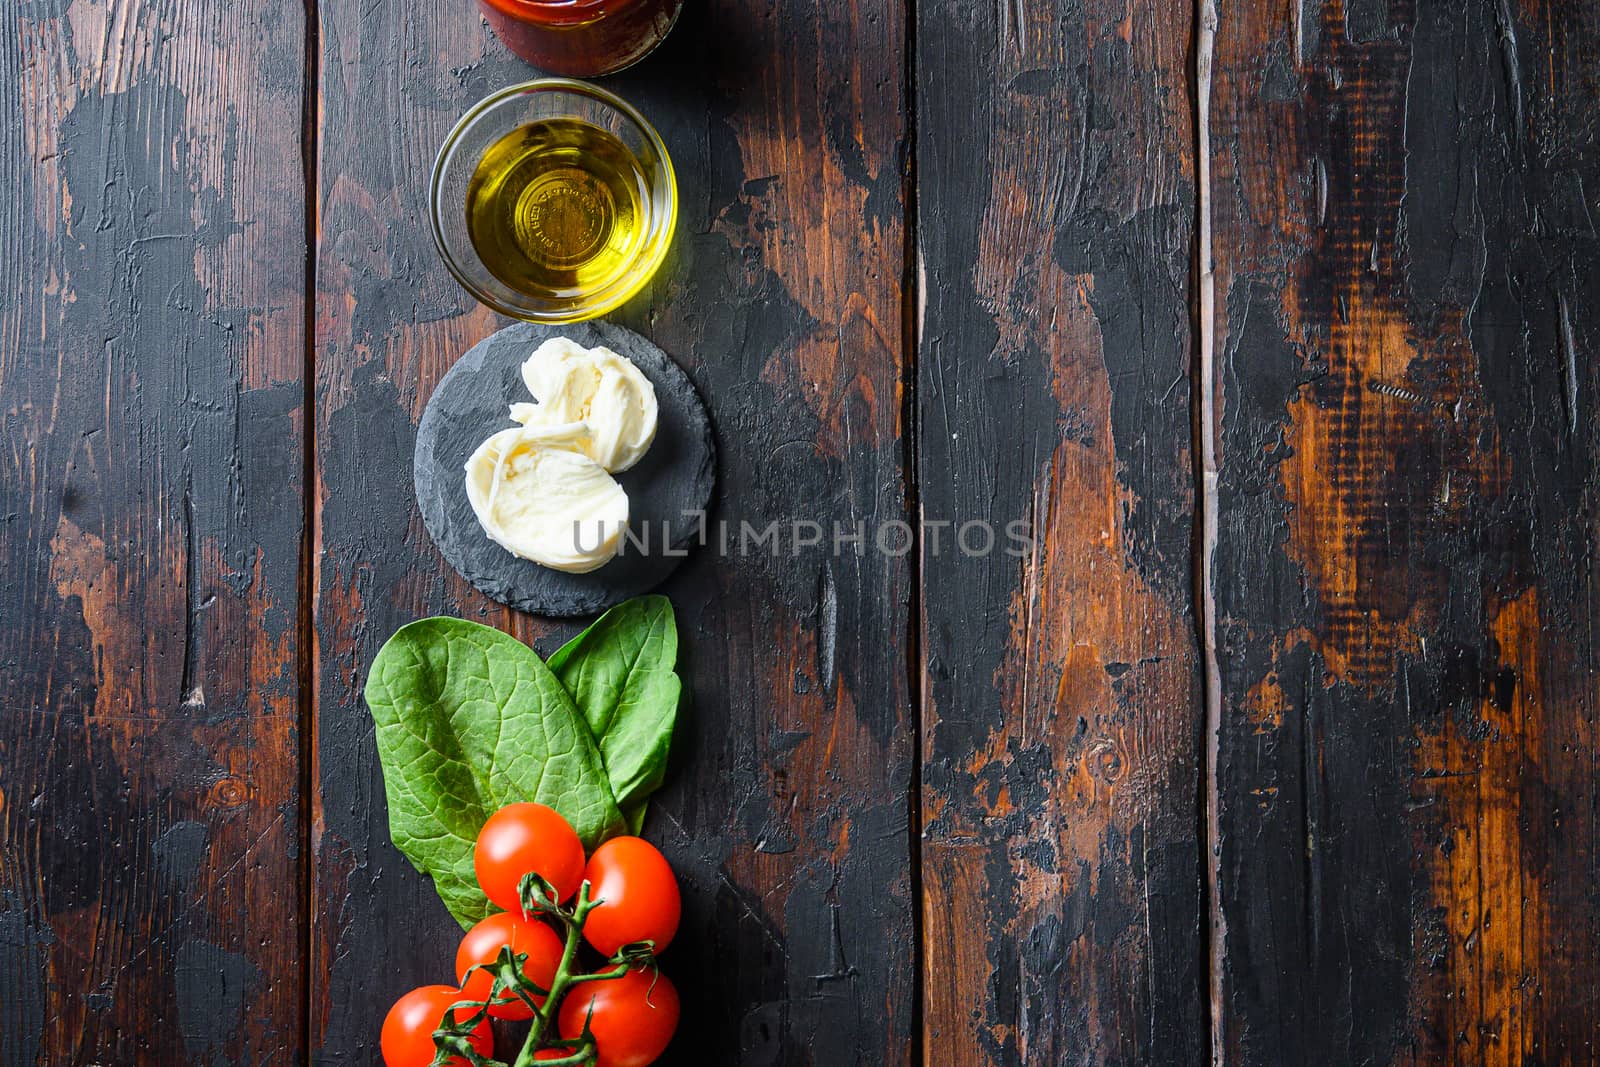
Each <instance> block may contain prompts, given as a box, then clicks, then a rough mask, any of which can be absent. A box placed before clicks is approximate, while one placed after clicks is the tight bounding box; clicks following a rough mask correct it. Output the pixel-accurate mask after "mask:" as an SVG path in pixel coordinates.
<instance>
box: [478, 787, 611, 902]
mask: <svg viewBox="0 0 1600 1067" xmlns="http://www.w3.org/2000/svg"><path fill="white" fill-rule="evenodd" d="M472 866H473V869H474V870H475V871H476V872H477V875H478V885H479V886H481V887H482V889H483V892H484V894H485V895H487V896H488V898H489V899H490V900H492V901H494V902H495V903H496V904H498V905H500V906H501V907H502V908H504V909H505V910H507V911H509V912H512V913H514V914H517V915H521V914H522V902H521V901H520V900H519V899H518V897H517V885H518V884H519V883H520V882H521V881H522V877H523V875H525V874H527V873H528V872H530V871H534V872H537V873H538V874H540V875H543V876H544V879H545V880H546V881H548V882H549V883H550V884H551V885H553V886H555V889H556V893H557V894H558V895H559V897H560V899H561V900H566V899H567V898H568V897H570V896H572V894H574V893H576V892H577V891H578V885H579V883H581V882H582V881H583V842H582V841H579V840H578V832H577V831H576V830H574V829H573V828H572V824H571V823H569V822H567V820H566V819H563V818H562V817H561V813H560V812H558V811H556V810H555V809H554V808H548V807H545V806H544V805H543V804H531V803H524V804H507V805H506V806H505V807H503V808H501V809H500V810H499V811H497V812H495V813H494V814H493V815H491V816H489V820H488V821H487V822H485V823H484V824H483V829H482V830H479V831H478V843H477V845H476V847H474V849H473V851H472Z"/></svg>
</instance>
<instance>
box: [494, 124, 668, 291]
mask: <svg viewBox="0 0 1600 1067" xmlns="http://www.w3.org/2000/svg"><path fill="white" fill-rule="evenodd" d="M650 178H651V175H648V174H646V172H645V170H644V168H643V165H642V164H641V163H640V161H639V160H638V159H637V158H636V157H635V156H634V154H633V153H632V152H630V151H628V149H627V147H626V146H625V145H623V143H622V141H621V140H620V139H618V138H617V136H616V135H615V134H613V133H611V132H610V131H608V130H603V129H601V128H600V127H599V126H596V125H594V124H593V123H590V122H585V121H583V120H582V119H575V118H554V119H541V120H539V121H536V122H531V123H529V124H527V125H525V126H520V127H518V128H517V129H515V130H513V131H511V132H510V133H508V134H506V136H504V137H502V138H501V139H500V140H499V141H497V142H496V143H495V144H494V145H493V146H491V147H490V149H489V150H488V151H487V152H485V153H484V156H483V159H482V160H481V161H480V162H479V163H478V167H477V169H476V170H475V171H474V172H473V175H472V181H471V182H470V183H469V184H468V186H467V232H468V234H469V236H470V237H471V239H472V245H473V247H474V248H475V249H476V250H477V252H478V255H479V257H480V258H482V260H483V262H484V265H485V266H487V267H488V268H489V270H490V271H491V272H492V273H493V274H494V276H495V277H497V278H499V279H500V280H501V281H502V282H504V283H505V284H507V285H509V286H510V287H511V288H513V289H515V290H517V291H518V292H522V293H526V294H528V295H530V296H536V297H546V298H557V299H559V298H563V297H577V296H578V295H579V294H583V293H593V292H595V291H596V290H599V289H603V288H606V287H608V286H610V285H612V284H614V283H616V282H617V281H619V280H620V279H622V278H624V277H625V276H626V275H627V274H628V273H629V271H630V270H631V269H633V268H635V267H636V265H637V263H638V260H639V252H640V250H641V246H642V245H643V244H644V242H645V241H646V240H647V238H648V235H649V232H650V220H649V217H648V212H649V203H648V200H647V199H646V197H647V196H648V193H647V190H648V188H649V180H650Z"/></svg>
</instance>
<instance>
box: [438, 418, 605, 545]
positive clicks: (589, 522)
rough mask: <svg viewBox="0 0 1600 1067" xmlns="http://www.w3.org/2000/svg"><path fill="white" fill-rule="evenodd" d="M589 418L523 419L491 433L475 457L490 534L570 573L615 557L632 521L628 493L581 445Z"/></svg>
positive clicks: (477, 509) (472, 491) (471, 487)
mask: <svg viewBox="0 0 1600 1067" xmlns="http://www.w3.org/2000/svg"><path fill="white" fill-rule="evenodd" d="M588 440H589V434H588V430H587V428H586V427H585V426H584V425H583V424H582V423H567V424H565V425H555V426H518V427H513V428H511V429H509V430H501V431H500V432H499V433H496V434H494V435H492V436H490V437H489V439H488V440H486V441H484V442H483V444H481V445H479V446H478V450H477V451H476V452H474V453H473V454H472V458H471V459H469V460H467V467H466V471H467V499H468V500H469V501H470V502H471V503H472V510H473V512H474V513H476V515H477V516H478V522H479V524H480V525H482V527H483V531H484V533H486V534H488V535H489V538H490V540H492V541H494V542H495V543H496V544H499V545H500V546H502V547H503V548H505V549H506V551H508V552H510V553H511V554H512V555H515V556H520V557H522V558H523V559H530V560H532V561H534V562H535V563H539V564H543V565H544V566H546V567H551V568H553V569H555V570H558V571H566V572H567V573H569V574H586V573H588V572H589V571H592V570H594V569H595V568H597V567H600V566H602V565H603V564H605V563H607V562H609V561H610V560H611V559H612V558H613V557H615V556H616V554H617V552H618V550H619V549H620V548H621V546H622V535H623V532H624V531H625V530H626V529H627V526H628V494H627V493H625V492H623V490H622V486H620V485H618V484H617V483H616V480H615V479H614V478H612V477H611V475H610V474H608V473H606V470H605V468H603V467H602V466H600V464H598V463H596V462H595V461H594V460H592V459H590V458H589V457H588V456H587V455H584V454H582V453H580V452H578V451H574V449H577V448H580V447H582V446H583V445H584V444H585V443H587V442H588Z"/></svg>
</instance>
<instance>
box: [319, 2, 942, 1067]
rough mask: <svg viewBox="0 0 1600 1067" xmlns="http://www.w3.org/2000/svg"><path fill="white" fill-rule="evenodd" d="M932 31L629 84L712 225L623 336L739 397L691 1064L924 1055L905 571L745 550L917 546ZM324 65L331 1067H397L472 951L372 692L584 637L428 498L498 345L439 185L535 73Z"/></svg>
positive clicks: (788, 20) (417, 35)
mask: <svg viewBox="0 0 1600 1067" xmlns="http://www.w3.org/2000/svg"><path fill="white" fill-rule="evenodd" d="M902 31H903V26H902V16H901V13H900V9H899V8H898V7H897V6H892V5H891V6H883V7H871V8H867V9H859V10H858V9H854V8H850V7H841V6H839V5H832V4H826V3H822V2H811V0H781V2H778V3H774V4H771V5H767V6H765V7H761V8H755V9H753V8H750V7H749V6H748V5H744V4H739V3H734V2H732V0H727V2H721V3H711V4H703V5H702V4H691V5H690V6H689V9H688V10H687V11H686V12H685V15H684V18H683V22H682V23H681V24H680V25H679V27H678V28H677V29H676V30H675V31H674V34H673V36H672V38H671V39H670V40H669V41H668V43H667V45H666V46H665V47H664V48H663V49H662V51H660V52H658V53H657V54H656V55H654V56H652V57H651V58H650V59H648V60H647V61H645V63H643V64H642V65H641V66H640V67H638V68H637V69H636V70H634V71H630V72H629V73H628V74H626V75H624V76H621V77H619V78H613V79H608V80H607V84H608V85H609V86H610V87H612V88H614V89H615V90H616V91H618V92H619V93H621V94H622V95H624V96H625V97H627V98H628V99H629V100H631V101H632V102H634V103H635V104H637V105H638V106H639V108H640V109H641V110H642V111H643V112H644V113H645V114H646V115H647V116H648V117H649V118H651V119H652V120H653V121H654V122H655V123H656V124H657V125H658V126H659V127H660V129H661V132H662V134H663V136H664V138H665V140H666V143H667V145H668V148H669V149H670V151H671V152H672V155H673V159H674V163H675V166H676V168H677V173H678V180H679V187H680V199H681V214H680V220H679V224H678V234H677V239H676V242H675V247H674V251H673V254H672V256H671V257H670V259H669V261H668V264H667V265H666V266H665V267H664V268H663V271H662V273H661V275H660V276H659V277H658V278H657V280H656V281H655V282H654V283H653V284H652V286H651V288H650V289H649V290H648V291H647V292H646V293H645V294H644V295H643V296H642V297H641V298H639V299H638V300H637V301H635V302H634V303H633V304H631V305H630V306H629V307H628V308H627V309H625V310H624V312H623V313H622V314H621V315H619V316H617V318H618V320H619V321H621V322H623V323H624V324H626V325H628V326H630V327H632V328H634V329H636V330H639V331H640V332H642V333H644V334H645V335H647V336H649V337H650V338H651V339H652V340H654V341H656V342H657V343H658V344H660V345H661V346H662V348H664V349H665V350H666V351H667V352H669V353H671V354H673V355H674V356H675V357H676V358H677V359H678V360H679V361H680V362H681V363H682V364H683V365H684V366H685V367H686V369H688V371H689V372H690V374H691V375H692V376H693V377H694V378H695V380H696V383H697V385H698V386H699V387H700V389H701V391H702V394H703V395H705V396H706V397H707V398H708V400H709V402H710V407H711V414H712V419H713V422H714V423H715V424H716V427H717V431H718V444H719V450H720V455H721V457H722V460H721V472H720V478H721V480H720V483H719V485H720V490H719V493H720V496H719V500H720V503H719V508H720V510H719V512H718V514H717V516H716V517H717V518H721V519H725V520H727V521H728V522H729V523H730V524H731V537H732V545H731V547H730V552H729V553H728V554H726V555H720V554H718V553H715V552H712V551H709V550H706V551H701V552H699V553H698V554H697V555H696V556H693V557H691V559H690V560H689V561H688V562H687V563H686V564H685V566H684V568H683V570H682V572H681V573H680V574H679V575H678V576H677V577H676V578H674V580H673V581H672V582H671V583H670V584H669V585H668V586H667V587H665V589H664V590H663V591H664V592H666V593H667V594H668V595H669V596H671V597H672V599H673V602H674V604H675V606H676V608H677V611H678V617H679V625H680V628H681V630H682V634H683V639H684V641H683V643H684V648H685V659H686V663H685V664H684V669H685V670H686V671H687V673H688V676H689V681H690V686H691V688H692V691H693V693H694V704H693V706H692V708H691V709H689V711H688V713H687V716H686V721H685V722H684V724H683V726H682V727H681V728H680V732H679V736H678V738H677V742H676V747H675V755H674V758H673V765H672V769H671V772H670V775H669V782H668V785H667V788H666V790H665V791H664V792H663V793H662V794H661V795H660V796H659V797H658V798H657V800H656V801H655V802H654V804H653V806H652V814H651V816H650V819H649V821H648V822H647V824H646V834H647V836H649V837H651V838H652V839H654V840H656V841H657V842H658V843H660V844H661V845H662V847H663V848H664V849H665V851H666V852H667V853H668V855H669V857H670V858H671V859H672V861H673V863H674V866H675V867H676V869H677V871H678V874H679V877H680V879H681V881H682V883H683V886H684V901H685V917H684V924H683V926H682V928H681V930H680V932H679V935H678V937H677V939H676V941H675V942H674V945H673V947H672V949H671V951H670V953H669V954H668V956H667V958H666V960H665V965H666V967H667V969H668V971H669V973H671V974H672V975H673V977H674V979H675V981H676V982H677V984H678V987H679V989H680V991H681V992H682V994H683V1001H684V1021H683V1024H682V1027H681V1032H680V1038H679V1040H678V1042H677V1043H676V1045H675V1048H676V1049H678V1050H681V1051H677V1052H671V1053H669V1056H668V1059H667V1060H666V1061H663V1062H667V1063H671V1064H678V1063H683V1064H687V1063H708V1062H709V1063H742V1064H805V1063H815V1064H827V1065H830V1067H832V1065H846V1064H862V1065H868V1064H870V1065H878V1064H900V1063H906V1062H908V1060H909V1056H910V1045H911V1040H912V1031H913V1027H914V1004H913V992H912V990H913V970H912V967H913V962H912V961H913V956H914V948H913V946H914V934H913V929H912V915H911V908H912V902H911V890H910V875H909V863H910V845H909V841H908V831H907V822H908V816H909V806H908V798H909V795H910V794H909V789H910V771H911V763H910V760H911V758H912V747H913V746H912V743H911V737H912V730H911V720H910V714H911V709H910V698H909V693H908V688H909V678H908V674H907V667H906V665H907V651H906V644H907V640H908V634H909V620H908V611H909V601H910V593H911V586H910V579H909V570H908V565H907V562H906V560H905V559H904V558H903V557H901V558H887V559H886V558H883V557H879V556H877V555H875V554H871V553H870V552H869V553H866V554H864V555H862V556H860V557H857V556H856V555H854V554H853V552H851V551H850V550H848V549H847V550H846V551H845V552H843V553H842V554H840V555H838V556H837V557H836V556H835V555H834V554H833V553H832V551H831V543H824V545H822V546H816V547H811V548H806V549H803V550H802V551H801V552H800V554H799V555H798V556H791V554H790V552H789V551H788V550H787V549H784V550H783V552H782V554H781V556H779V555H775V554H774V549H773V548H772V546H771V543H770V542H768V543H766V544H765V545H763V546H758V547H752V548H751V549H750V550H749V551H748V553H746V554H743V555H741V554H740V553H739V551H738V540H737V539H738V535H739V532H740V524H741V523H748V524H749V526H750V527H751V528H752V529H755V530H762V529H764V528H765V527H766V526H767V524H768V523H769V522H774V521H779V522H784V523H786V522H787V521H788V520H789V519H791V518H793V519H799V520H805V521H815V522H818V523H821V524H824V526H825V527H830V526H831V524H832V522H833V521H834V520H836V519H837V520H839V521H841V522H843V523H846V524H847V525H848V524H850V523H851V522H852V521H853V520H858V519H859V520H862V521H883V520H888V519H894V518H899V519H904V517H905V514H906V504H905V494H906V486H905V478H904V474H903V470H902V444H901V438H900V431H901V426H900V421H901V411H902V392H901V390H902V373H903V367H902V356H901V353H902V348H901V335H900V317H901V306H900V277H901V272H902V266H903V265H902V262H901V256H902V245H903V235H902V231H901V218H902V206H901V203H902V202H901V182H902V170H901V154H900V153H901V138H902V136H903V126H904V116H903V105H902V96H901V89H902V86H901V78H902V73H903V68H902V59H903V54H904V44H903V36H902ZM320 36H321V56H322V87H323V88H322V122H321V137H320V159H319V163H320V166H319V170H320V174H321V179H320V183H319V184H320V189H319V209H320V247H319V253H318V262H319V276H318V316H317V317H318V330H317V395H318V430H317V440H316V454H317V466H318V470H319V486H318V499H317V508H318V521H317V530H318V538H319V543H318V546H317V552H316V559H317V567H318V572H319V573H318V577H317V584H316V588H317V605H316V633H317V649H318V657H319V663H318V672H319V678H320V684H319V687H318V691H317V699H316V705H317V707H316V715H317V728H318V738H317V752H318V766H317V769H316V780H317V783H318V794H317V798H316V821H315V825H314V840H315V848H316V871H317V873H316V879H317V886H316V898H317V910H316V919H315V937H314V942H315V944H314V988H315V989H316V990H317V996H316V998H315V1004H314V1008H313V1020H312V1036H311V1041H310V1043H311V1046H312V1048H313V1050H314V1053H315V1059H316V1061H317V1062H320V1063H363V1064H364V1063H368V1062H370V1061H371V1059H372V1056H373V1054H374V1052H375V1048H376V1041H377V1031H378V1025H379V1022H380V1021H381V1019H382V1016H383V1013H384V1012H385V1011H386V1010H387V1008H388V1006H389V1004H390V1003H392V1001H393V999H394V998H395V997H396V996H398V995H399V994H400V993H401V992H403V991H404V990H405V989H407V988H410V987H411V986H413V985H416V984H418V983H420V982H430V981H437V980H440V979H441V978H443V977H445V973H446V970H447V968H448V966H449V961H450V960H451V959H452V958H453V951H454V942H455V940H456V938H457V937H458V936H459V935H458V931H457V930H456V928H455V926H454V924H453V923H452V922H451V920H450V919H449V918H448V916H447V915H446V914H445V912H444V910H443V907H442V906H441V905H440V904H439V903H438V901H437V899H436V898H435V897H434V894H433V890H432V887H431V886H430V885H429V884H428V882H427V881H426V880H425V879H424V878H422V877H421V876H420V875H418V874H416V872H414V871H413V870H411V868H410V867H409V866H408V865H407V864H406V862H405V861H404V859H403V858H402V857H401V856H400V855H399V853H398V852H396V851H395V850H394V849H393V848H392V846H391V845H390V844H389V842H388V834H387V821H386V817H385V812H384V805H383V792H382V782H381V777H380V773H379V769H378V764H377V758H376V753H375V752H374V750H373V745H372V738H371V723H370V719H369V717H368V715H367V712H366V709H365V708H364V706H363V705H362V703H361V699H360V693H361V683H362V680H363V678H364V676H365V673H366V670H367V666H368V664H369V663H370V662H371V658H372V656H373V654H374V653H375V652H376V650H377V648H378V647H379V645H380V644H381V643H382V641H383V640H384V639H385V638H387V637H388V636H389V634H390V633H391V632H392V631H393V630H394V629H395V628H397V627H398V626H399V625H401V624H402V623H404V622H406V621H409V620H410V619H412V618H415V617H417V616H421V615H426V614H430V613H449V614H457V615H463V616H466V617H469V618H474V619H480V620H482V621H486V622H489V623H491V624H494V625H498V626H501V627H503V628H507V629H510V630H511V631H512V632H514V633H516V634H517V635H518V636H521V637H523V638H524V639H527V640H531V641H534V642H535V643H536V644H537V645H538V647H540V649H541V650H542V651H544V652H549V651H551V650H552V649H553V648H554V647H556V643H557V642H558V641H559V640H560V639H561V638H562V637H564V636H565V635H566V634H567V633H568V632H570V631H571V629H572V627H562V628H559V629H558V628H553V627H551V626H549V625H547V624H545V623H543V622H541V621H538V620H530V619H527V618H524V617H520V616H517V617H513V616H512V615H511V614H510V613H508V612H506V611H504V610H502V609H500V608H498V607H497V606H494V605H491V604H488V603H486V602H485V601H483V600H482V599H481V598H480V597H477V596H476V595H475V594H473V593H471V592H470V591H469V590H468V588H467V587H466V586H465V583H463V582H462V581H460V580H459V579H458V578H457V577H456V576H455V575H454V574H453V573H451V572H450V571H449V569H448V567H447V566H446V565H445V564H444V563H443V562H442V561H441V560H440V559H439V557H438V555H437V553H436V552H435V551H434V549H433V547H432V546H431V545H430V544H429V542H428V540H427V537H426V534H425V533H424V531H423V528H422V525H421V521H420V519H419V517H418V515H417V511H416V506H415V503H414V501H413V500H412V497H411V493H410V489H409V470H410V457H411V446H412V441H413V436H414V429H413V427H414V424H415V420H416V419H417V417H418V416H419V415H420V412H421V410H422V407H423V404H424V403H425V401H426V398H427V396H428V392H429V390H430V389H431V388H432V386H433V384H434V383H435V382H437V381H438V379H439V377H440V376H441V375H442V374H443V372H444V370H445V369H446V367H448V366H449V364H450V362H451V361H452V360H453V359H455V358H456V356H457V355H458V354H459V353H461V352H464V351H465V350H466V349H467V348H468V347H469V346H470V345H471V344H472V343H473V342H474V341H476V340H478V339H480V338H481V337H483V336H486V335H487V334H488V333H490V332H491V331H492V330H493V329H495V328H496V323H495V321H494V320H493V317H492V316H490V315H488V314H486V313H484V312H483V311H481V310H478V309H476V308H475V307H474V305H473V304H472V302H471V301H470V299H469V298H468V297H467V296H466V295H465V294H463V293H462V292H460V291H459V290H458V289H457V288H456V287H455V285H454V283H453V282H451V281H450V279H449V277H448V275H447V274H446V273H445V271H444V269H443V267H442V266H441V265H440V264H439V261H438V258H437V256H436V255H435V253H434V251H433V248H432V245H431V242H430V240H429V238H428V236H427V230H426V216H425V214H424V207H425V204H424V197H425V195H426V188H427V175H428V167H429V165H430V163H431V162H432V158H433V152H434V150H435V148H436V146H437V145H438V144H439V142H440V141H441V140H442V139H443V137H444V135H445V133H446V131H447V130H448V128H449V126H450V124H451V123H452V122H454V120H455V119H456V118H457V116H458V115H459V114H460V113H461V112H462V111H464V110H465V109H466V108H467V107H468V106H469V105H470V104H471V103H473V102H475V101H476V100H477V99H479V98H480V97H482V96H484V95H486V94H487V93H488V92H490V91H491V90H493V89H497V88H499V87H501V86H504V85H507V84H510V83H512V82H514V81H518V80H522V79H524V78H526V77H528V76H530V74H531V71H530V70H529V69H528V68H526V67H524V66H522V65H521V64H520V63H519V62H518V61H516V60H514V59H512V58H510V57H509V55H508V54H507V53H506V52H505V50H504V49H503V48H502V47H501V46H500V45H499V43H498V42H496V41H495V40H494V39H493V38H492V37H491V36H490V35H489V33H488V31H487V30H486V29H485V28H484V27H483V25H482V24H481V22H480V20H479V19H478V17H477V16H476V15H475V14H473V13H471V12H470V11H468V10H466V9H464V8H462V7H460V6H456V5H439V6H438V7H437V9H435V8H432V7H428V6H426V5H424V6H418V5H384V6H379V7H378V8H376V9H372V8H371V6H370V5H364V4H357V3H355V2H353V0H327V2H324V3H323V4H322V18H321V35H320ZM784 529H787V527H786V526H785V527H784ZM785 536H787V534H786V535H785Z"/></svg>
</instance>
